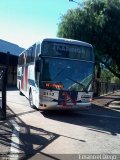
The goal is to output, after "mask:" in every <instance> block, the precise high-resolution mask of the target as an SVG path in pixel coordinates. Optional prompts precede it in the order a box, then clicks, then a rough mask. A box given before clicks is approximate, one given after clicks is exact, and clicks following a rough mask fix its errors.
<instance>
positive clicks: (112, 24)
mask: <svg viewBox="0 0 120 160" xmlns="http://www.w3.org/2000/svg"><path fill="white" fill-rule="evenodd" d="M57 35H58V36H59V37H65V38H72V39H76V40H82V41H86V42H89V43H91V44H92V45H93V46H94V50H95V56H96V63H97V64H99V63H102V64H104V65H105V66H106V68H108V69H109V70H110V71H111V72H112V73H113V74H114V75H115V76H117V77H118V78H120V0H87V1H86V2H85V3H84V6H83V8H82V9H80V8H76V9H73V10H68V12H67V13H66V14H65V15H63V16H62V17H61V22H60V23H59V25H58V34H57ZM98 66H99V65H98Z"/></svg>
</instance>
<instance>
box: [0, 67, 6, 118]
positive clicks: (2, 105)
mask: <svg viewBox="0 0 120 160" xmlns="http://www.w3.org/2000/svg"><path fill="white" fill-rule="evenodd" d="M6 85H7V67H0V116H1V117H0V118H1V119H6Z"/></svg>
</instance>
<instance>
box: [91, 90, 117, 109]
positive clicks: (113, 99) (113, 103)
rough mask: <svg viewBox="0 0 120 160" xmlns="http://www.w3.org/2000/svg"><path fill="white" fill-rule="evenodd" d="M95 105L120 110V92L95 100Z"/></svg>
mask: <svg viewBox="0 0 120 160" xmlns="http://www.w3.org/2000/svg"><path fill="white" fill-rule="evenodd" d="M93 104H96V105H99V106H101V107H108V108H111V109H116V110H120V91H118V92H114V93H110V94H107V95H103V96H100V97H97V98H94V99H93Z"/></svg>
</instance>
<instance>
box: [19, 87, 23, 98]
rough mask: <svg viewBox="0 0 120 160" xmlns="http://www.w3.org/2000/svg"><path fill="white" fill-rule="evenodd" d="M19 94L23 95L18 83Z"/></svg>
mask: <svg viewBox="0 0 120 160" xmlns="http://www.w3.org/2000/svg"><path fill="white" fill-rule="evenodd" d="M19 94H20V95H21V96H23V93H22V92H21V90H20V84H19Z"/></svg>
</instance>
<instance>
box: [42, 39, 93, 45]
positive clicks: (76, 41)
mask: <svg viewBox="0 0 120 160" xmlns="http://www.w3.org/2000/svg"><path fill="white" fill-rule="evenodd" d="M43 41H49V42H58V43H68V44H70V43H71V42H72V44H75V45H83V46H88V47H92V45H91V44H89V43H87V42H83V41H78V40H74V39H67V38H45V39H43ZM43 41H42V42H43Z"/></svg>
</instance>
